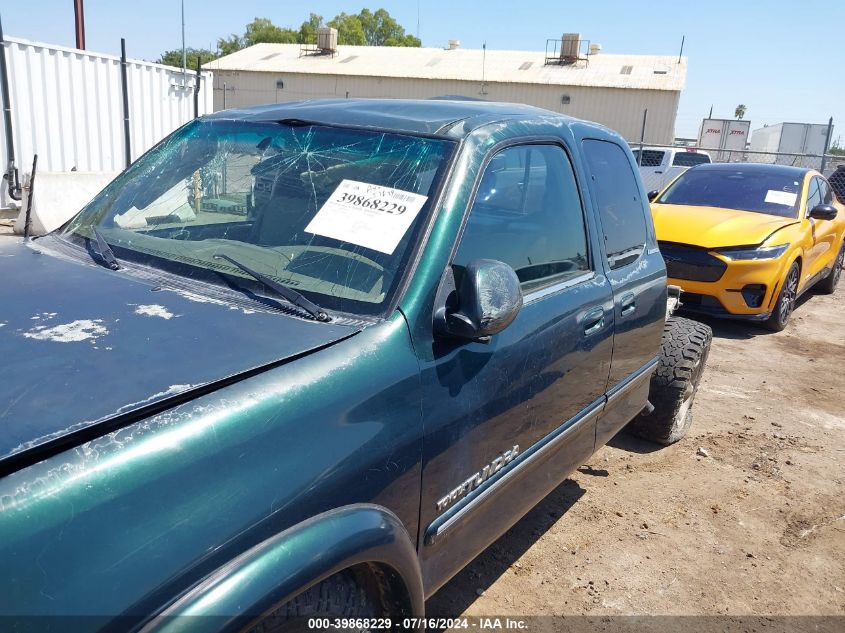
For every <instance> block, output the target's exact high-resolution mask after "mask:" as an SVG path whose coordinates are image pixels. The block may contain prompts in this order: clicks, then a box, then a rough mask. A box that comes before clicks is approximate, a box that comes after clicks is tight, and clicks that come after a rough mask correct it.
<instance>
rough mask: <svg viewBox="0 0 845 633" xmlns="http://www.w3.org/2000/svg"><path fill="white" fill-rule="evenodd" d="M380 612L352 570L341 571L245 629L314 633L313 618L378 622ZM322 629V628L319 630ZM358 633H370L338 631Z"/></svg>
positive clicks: (267, 632)
mask: <svg viewBox="0 0 845 633" xmlns="http://www.w3.org/2000/svg"><path fill="white" fill-rule="evenodd" d="M377 617H379V610H378V609H377V608H376V605H375V603H374V602H373V601H372V600H370V598H369V596H368V595H367V592H366V590H365V588H364V584H363V583H362V582H360V580H359V579H358V578H357V577H356V574H355V573H354V571H352V570H347V571H342V572H340V573H338V574H335V575H334V576H330V577H329V578H326V579H325V580H324V581H323V582H321V583H319V584H317V585H314V586H313V587H311V588H310V589H308V590H307V591H304V592H302V593H301V594H299V595H298V596H296V597H295V598H293V599H292V600H290V601H289V602H286V603H284V604H282V605H280V606H279V607H277V608H276V609H274V610H273V611H271V612H270V613H268V614H267V615H265V616H264V617H263V618H262V619H261V620H260V621H259V622H257V623H255V624H254V625H252V626H250V627H249V628H248V629H246V633H300V632H304V631H314V626H309V622H308V621H309V619H312V618H328V619H329V620H334V619H335V618H377ZM317 628H320V627H317ZM335 630H341V631H346V632H347V633H353V632H354V633H359V632H362V631H367V630H368V629H360V628H349V629H335Z"/></svg>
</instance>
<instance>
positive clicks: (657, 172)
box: [654, 170, 663, 174]
mask: <svg viewBox="0 0 845 633" xmlns="http://www.w3.org/2000/svg"><path fill="white" fill-rule="evenodd" d="M654 173H655V174H662V173H663V170H660V171H656V172H654Z"/></svg>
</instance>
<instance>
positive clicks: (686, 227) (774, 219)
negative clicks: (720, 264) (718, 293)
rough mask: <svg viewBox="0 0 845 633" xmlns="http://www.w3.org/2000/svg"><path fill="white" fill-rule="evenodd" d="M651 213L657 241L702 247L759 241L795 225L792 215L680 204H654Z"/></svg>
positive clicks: (741, 244) (750, 243)
mask: <svg viewBox="0 0 845 633" xmlns="http://www.w3.org/2000/svg"><path fill="white" fill-rule="evenodd" d="M651 215H652V217H653V218H654V230H655V232H656V233H657V239H658V241H661V242H676V243H678V244H692V245H694V246H703V247H704V248H719V247H723V246H750V245H755V244H762V243H763V242H764V241H765V240H766V238H767V237H769V236H770V235H771V234H772V233H774V232H776V231H779V230H781V229H782V228H785V227H787V226H790V225H792V224H798V220H797V219H795V218H781V217H778V216H776V215H768V214H765V213H753V212H751V211H737V210H736V209H722V208H719V207H694V206H686V205H680V204H653V205H651Z"/></svg>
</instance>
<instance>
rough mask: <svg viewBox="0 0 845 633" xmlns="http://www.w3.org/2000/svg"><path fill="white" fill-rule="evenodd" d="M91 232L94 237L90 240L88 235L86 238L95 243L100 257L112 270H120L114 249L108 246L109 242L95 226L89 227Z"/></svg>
mask: <svg viewBox="0 0 845 633" xmlns="http://www.w3.org/2000/svg"><path fill="white" fill-rule="evenodd" d="M91 232H92V233H93V234H94V239H93V240H91V238H90V237H89V238H88V239H89V240H91V241H93V242H96V243H97V248H96V249H95V250H96V252H97V255H98V256H99V257H100V259H102V260H103V262H105V264H106V266H108V267H109V268H111V269H112V270H120V264H118V263H117V258H116V257H115V256H114V251H113V250H112V249H111V246H109V243H108V242H106V240H104V239H103V236H102V235H100V232H99V231H98V230H97V229H96V228H94V227H91Z"/></svg>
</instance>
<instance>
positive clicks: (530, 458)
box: [425, 396, 605, 545]
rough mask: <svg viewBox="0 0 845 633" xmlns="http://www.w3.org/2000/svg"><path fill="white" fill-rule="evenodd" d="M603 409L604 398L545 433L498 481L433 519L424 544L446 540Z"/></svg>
mask: <svg viewBox="0 0 845 633" xmlns="http://www.w3.org/2000/svg"><path fill="white" fill-rule="evenodd" d="M604 405H605V398H604V396H602V397H601V398H599V399H598V400H596V401H595V402H593V403H592V404H590V405H588V406H587V407H586V408H584V409H582V410H581V411H580V412H579V413H577V414H576V415H575V416H573V417H572V418H570V420H569V421H567V422H565V423H564V424H562V425H560V426H559V427H558V428H557V429H555V430H554V431H552V432H551V433H549V434H548V435H547V436H546V437H544V438H543V439H542V440H540V442H538V443H537V444H535V445H534V447H532V449H531V450H529V451H527V452H525V453H523V454H522V456H521V457H519V458H518V459H517V460H516V461H514V462H512V464H511V466H510V467H508V468H507V469H506V470H502V471H501V474H500V476H499V477H497V478H495V479H490V480H488V482H487V485H482V486H481V487H479V488H476V493H475V495H471V496H468V497H465V498H464V500H463V502H462V503H458V504H457V505H455V506H453V507H452V508H451V510H450V511H447V512H446V513H444V514H442V515H440V516H439V517H437V518H436V519H435V520H434V521H433V522H432V523H431V525H430V526H429V527H428V529H427V530H426V535H425V544H426V545H434V544H435V543H438V542H440V541H441V540H442V539H443V538H445V537H446V536H448V534H449V532H451V531H452V530H454V529H455V528H456V527H457V526H458V525H460V524H461V523H462V522H463V521H464V520H466V519H467V518H468V517H469V516H471V514H472V513H473V511H474V510H476V509H477V508H478V507H479V506H481V505H482V504H484V502H485V501H486V500H487V499H489V498H490V497H492V496H493V494H494V493H495V492H496V491H497V490H499V489H500V488H501V487H502V485H503V484H504V483H505V482H507V481H508V480H509V479H513V477H514V476H516V475H518V474H520V473H522V472H524V471H525V470H527V469H528V468H529V467H530V466H531V465H532V464H533V463H536V461H537V460H538V459H539V458H540V457H542V456H543V455H545V454H547V453H548V452H550V451H551V450H553V449H555V448H557V447H559V446H560V445H561V444H562V443H563V442H564V441H565V440H566V438H567V437H569V436H570V435H571V434H572V432H573V431H574V430H575V429H577V428H580V427H581V426H583V425H584V424H588V423H591V422H594V421H595V420H596V419H597V418H598V417H599V415H601V412H602V411H603V410H604Z"/></svg>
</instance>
